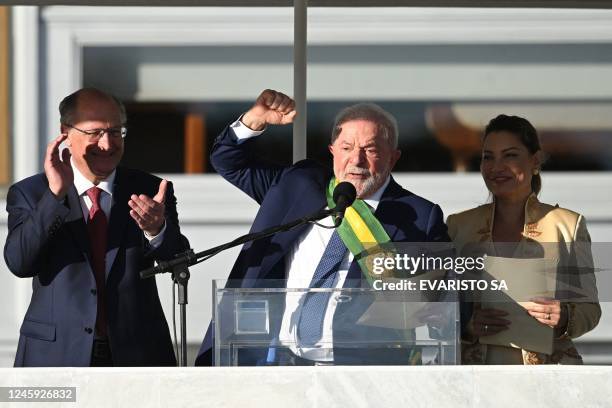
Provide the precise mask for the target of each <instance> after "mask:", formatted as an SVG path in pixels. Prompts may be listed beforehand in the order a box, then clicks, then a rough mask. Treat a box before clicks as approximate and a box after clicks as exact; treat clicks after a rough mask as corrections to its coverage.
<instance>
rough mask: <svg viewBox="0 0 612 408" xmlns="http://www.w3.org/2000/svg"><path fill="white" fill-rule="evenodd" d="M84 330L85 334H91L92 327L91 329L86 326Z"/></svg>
mask: <svg viewBox="0 0 612 408" xmlns="http://www.w3.org/2000/svg"><path fill="white" fill-rule="evenodd" d="M85 332H86V333H87V334H91V333H93V329H92V328H91V327H86V328H85Z"/></svg>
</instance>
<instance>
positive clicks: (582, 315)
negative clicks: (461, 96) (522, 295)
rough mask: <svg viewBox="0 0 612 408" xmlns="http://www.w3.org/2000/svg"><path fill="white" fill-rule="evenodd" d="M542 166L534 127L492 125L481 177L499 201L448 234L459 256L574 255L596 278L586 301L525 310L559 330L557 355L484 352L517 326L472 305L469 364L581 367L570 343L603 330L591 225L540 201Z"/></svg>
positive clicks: (585, 279)
mask: <svg viewBox="0 0 612 408" xmlns="http://www.w3.org/2000/svg"><path fill="white" fill-rule="evenodd" d="M541 164H542V150H541V147H540V140H539V138H538V135H537V132H536V130H535V128H534V127H533V126H532V125H531V123H529V121H527V120H526V119H524V118H521V117H518V116H506V115H499V116H497V117H496V118H494V119H492V120H491V122H489V124H488V125H487V127H486V129H485V133H484V138H483V147H482V161H481V165H480V170H481V173H482V177H483V179H484V182H485V184H486V186H487V189H488V190H489V192H490V193H491V195H492V196H493V200H492V202H491V203H489V204H485V205H481V206H479V207H476V208H473V209H470V210H467V211H464V212H461V213H459V214H454V215H451V216H449V217H448V220H447V224H448V228H449V234H450V236H451V238H452V240H453V242H454V243H455V246H456V248H457V251H458V253H459V254H462V253H463V254H465V251H467V250H468V247H469V246H470V245H472V244H474V243H479V244H484V245H489V247H491V248H493V252H494V254H493V255H497V256H502V257H503V256H508V253H510V254H511V256H510V257H516V254H517V253H520V252H521V251H522V250H523V251H525V248H527V247H529V245H532V246H533V244H535V245H538V247H539V248H540V249H541V251H540V252H541V253H539V257H542V258H552V259H559V258H560V257H561V258H563V254H559V252H560V251H559V248H562V247H568V248H571V249H570V250H568V252H569V254H566V255H567V256H566V258H571V259H574V260H575V262H577V263H578V264H580V265H581V266H582V267H583V268H584V267H585V266H586V267H587V268H588V269H589V270H590V271H591V273H583V274H582V276H580V278H579V279H580V281H581V283H580V285H579V286H580V287H581V290H582V293H583V294H584V293H585V292H586V293H587V297H586V299H587V300H586V301H575V300H574V299H569V298H567V299H566V298H561V299H560V300H559V297H557V299H555V298H553V297H548V298H542V297H540V298H535V299H533V300H532V301H531V302H528V303H527V304H525V305H524V307H525V313H528V314H529V315H531V316H532V317H533V318H534V319H536V320H537V321H538V322H540V323H541V324H543V325H547V326H549V327H551V328H552V329H553V330H554V334H553V336H552V337H553V340H552V341H553V344H552V350H553V351H552V353H551V354H545V353H542V352H534V351H530V350H524V349H521V348H515V347H510V346H503V345H495V344H483V343H482V342H481V341H480V340H481V339H483V338H484V337H485V336H493V335H495V334H497V333H500V332H502V331H504V330H507V329H508V328H509V326H510V324H511V321H510V320H508V319H507V317H509V316H507V313H506V312H504V311H502V310H499V309H496V308H492V307H486V308H485V307H482V306H481V305H480V303H479V302H477V301H476V302H474V303H473V313H472V317H471V319H470V321H469V323H468V325H467V333H464V335H463V338H462V361H463V363H464V364H580V363H582V358H581V357H580V355H579V354H578V352H577V350H576V348H575V347H574V344H573V343H572V339H574V338H576V337H579V336H581V335H583V334H584V333H586V332H588V331H590V330H592V329H593V328H594V327H595V326H596V325H597V323H598V322H599V317H600V315H601V308H600V307H599V303H598V301H597V290H596V287H595V278H594V275H593V273H592V265H593V261H592V255H591V249H590V237H589V233H588V231H587V228H586V223H585V220H584V218H583V217H582V216H581V215H580V214H577V213H575V212H573V211H571V210H567V209H564V208H560V207H559V206H558V205H557V206H552V205H549V204H545V203H541V202H540V201H538V198H537V196H538V193H539V192H540V188H541V185H542V179H541V176H540V168H541ZM552 243H556V244H552ZM519 257H520V256H519ZM523 257H524V258H529V256H523ZM566 270H571V269H570V268H566ZM574 273H575V272H574ZM521 310H522V309H521ZM521 313H522V312H521ZM483 342H486V341H483ZM549 344H550V343H549Z"/></svg>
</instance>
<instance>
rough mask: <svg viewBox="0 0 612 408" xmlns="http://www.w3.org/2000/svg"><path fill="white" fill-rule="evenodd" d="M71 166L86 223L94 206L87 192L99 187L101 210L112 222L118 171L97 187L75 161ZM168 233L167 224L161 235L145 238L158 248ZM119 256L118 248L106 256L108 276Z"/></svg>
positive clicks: (114, 171)
mask: <svg viewBox="0 0 612 408" xmlns="http://www.w3.org/2000/svg"><path fill="white" fill-rule="evenodd" d="M70 165H71V166H72V172H73V174H74V187H75V188H76V191H77V194H78V196H79V202H80V203H81V210H82V211H83V218H84V219H85V223H87V221H88V220H89V210H90V209H91V207H92V206H93V203H92V202H91V199H90V198H89V196H88V195H87V190H89V189H90V188H92V187H98V188H99V189H100V190H102V192H101V193H100V208H101V209H102V211H104V214H105V215H106V219H107V220H109V221H110V214H111V208H112V207H113V202H114V201H113V185H114V182H115V177H116V176H117V170H113V172H112V173H111V174H110V176H108V177H107V178H106V179H105V180H102V181H100V183H98V185H95V184H94V183H92V182H91V181H89V180H88V179H87V178H85V176H84V175H83V174H82V173H81V172H80V171H79V169H78V168H77V167H76V166H75V165H74V161H73V160H70ZM165 231H166V224H165V223H164V226H163V227H162V230H161V231H160V232H159V234H157V235H155V236H150V235H148V234H147V233H145V234H144V235H145V237H146V238H147V240H148V241H149V244H150V245H151V247H152V248H154V249H155V248H157V247H159V246H160V245H161V243H162V241H163V240H164V232H165ZM116 255H117V248H114V249H110V250H109V251H108V252H107V254H106V274H107V276H108V273H109V272H110V267H111V266H112V264H113V261H114V260H115V256H116Z"/></svg>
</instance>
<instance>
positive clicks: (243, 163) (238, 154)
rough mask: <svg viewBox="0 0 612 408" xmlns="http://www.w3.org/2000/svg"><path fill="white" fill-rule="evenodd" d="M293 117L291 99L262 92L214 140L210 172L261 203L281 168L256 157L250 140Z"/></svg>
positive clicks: (275, 93) (267, 90) (281, 94)
mask: <svg viewBox="0 0 612 408" xmlns="http://www.w3.org/2000/svg"><path fill="white" fill-rule="evenodd" d="M295 115H296V111H295V103H294V101H293V99H291V98H290V97H288V96H287V95H285V94H283V93H280V92H277V91H273V90H270V89H266V90H265V91H263V92H262V93H261V94H260V95H259V97H258V98H257V100H256V101H255V104H254V105H253V106H252V107H251V108H250V109H249V110H248V111H247V112H246V113H245V114H244V115H242V117H241V118H240V120H239V121H236V122H235V123H233V124H232V125H230V126H228V127H226V128H225V129H224V130H223V132H221V134H220V135H219V136H218V137H217V139H216V141H215V144H214V146H213V149H212V153H211V162H212V164H213V166H214V168H215V169H216V170H217V172H218V173H219V174H220V175H221V176H222V177H223V178H225V179H226V180H227V181H229V182H230V183H232V184H233V185H235V186H236V187H238V188H240V189H241V190H242V191H244V192H245V193H247V194H248V195H249V196H250V197H252V198H253V199H254V200H255V201H257V202H258V203H261V202H262V201H263V198H264V196H265V195H266V193H267V192H268V189H269V188H270V186H272V185H273V184H274V183H275V182H276V181H278V179H279V178H280V177H281V176H282V174H283V172H284V170H285V168H284V167H280V166H275V165H272V164H270V163H266V162H264V161H262V160H260V159H259V158H258V157H256V155H255V153H254V152H253V149H252V142H253V140H252V139H253V137H256V136H258V135H260V134H261V133H262V132H263V131H264V130H265V129H266V127H267V126H268V125H287V124H290V123H292V122H293V119H294V118H295Z"/></svg>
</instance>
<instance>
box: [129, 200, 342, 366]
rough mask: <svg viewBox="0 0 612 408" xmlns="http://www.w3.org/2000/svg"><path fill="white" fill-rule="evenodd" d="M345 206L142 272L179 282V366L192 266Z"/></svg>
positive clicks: (184, 357)
mask: <svg viewBox="0 0 612 408" xmlns="http://www.w3.org/2000/svg"><path fill="white" fill-rule="evenodd" d="M351 203H352V202H351ZM345 209H346V206H344V205H342V206H341V208H340V209H338V206H336V207H335V208H333V209H331V210H320V211H318V212H316V213H314V214H311V215H307V216H304V217H302V218H298V219H296V220H294V221H291V222H288V223H286V224H282V225H279V226H276V227H270V228H267V229H265V230H263V231H260V232H254V233H250V234H246V235H242V236H240V237H238V238H236V239H234V240H233V241H230V242H228V243H226V244H222V245H218V246H216V247H213V248H210V249H207V250H204V251H201V252H198V253H194V252H193V249H190V250H188V251H186V252H183V253H180V254H177V255H176V258H175V259H172V260H170V261H161V262H158V264H157V266H154V267H152V268H149V269H145V270H142V271H140V278H141V279H147V278H150V277H152V276H155V275H157V274H160V273H166V272H169V273H172V280H173V281H174V282H175V283H176V284H177V285H178V300H177V303H178V305H179V309H180V326H181V350H180V352H179V356H178V357H179V366H180V367H186V366H187V284H188V283H189V278H190V273H189V267H190V266H192V265H196V264H198V263H200V262H203V261H205V260H207V259H209V258H211V257H213V256H215V255H217V254H218V253H219V252H222V251H224V250H226V249H229V248H233V247H235V246H238V245H241V244H244V243H246V242H250V241H256V240H258V239H262V238H267V237H269V236H272V235H274V234H277V233H279V232H284V231H289V230H291V229H293V228H295V227H298V226H300V225H304V224H308V223H310V222H314V221H318V220H321V219H323V218H325V217H327V216H329V215H338V214H340V215H344V210H345ZM341 222H342V218H341V217H338V218H337V219H336V220H335V222H334V228H337V227H338V226H339V225H340V223H341Z"/></svg>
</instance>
